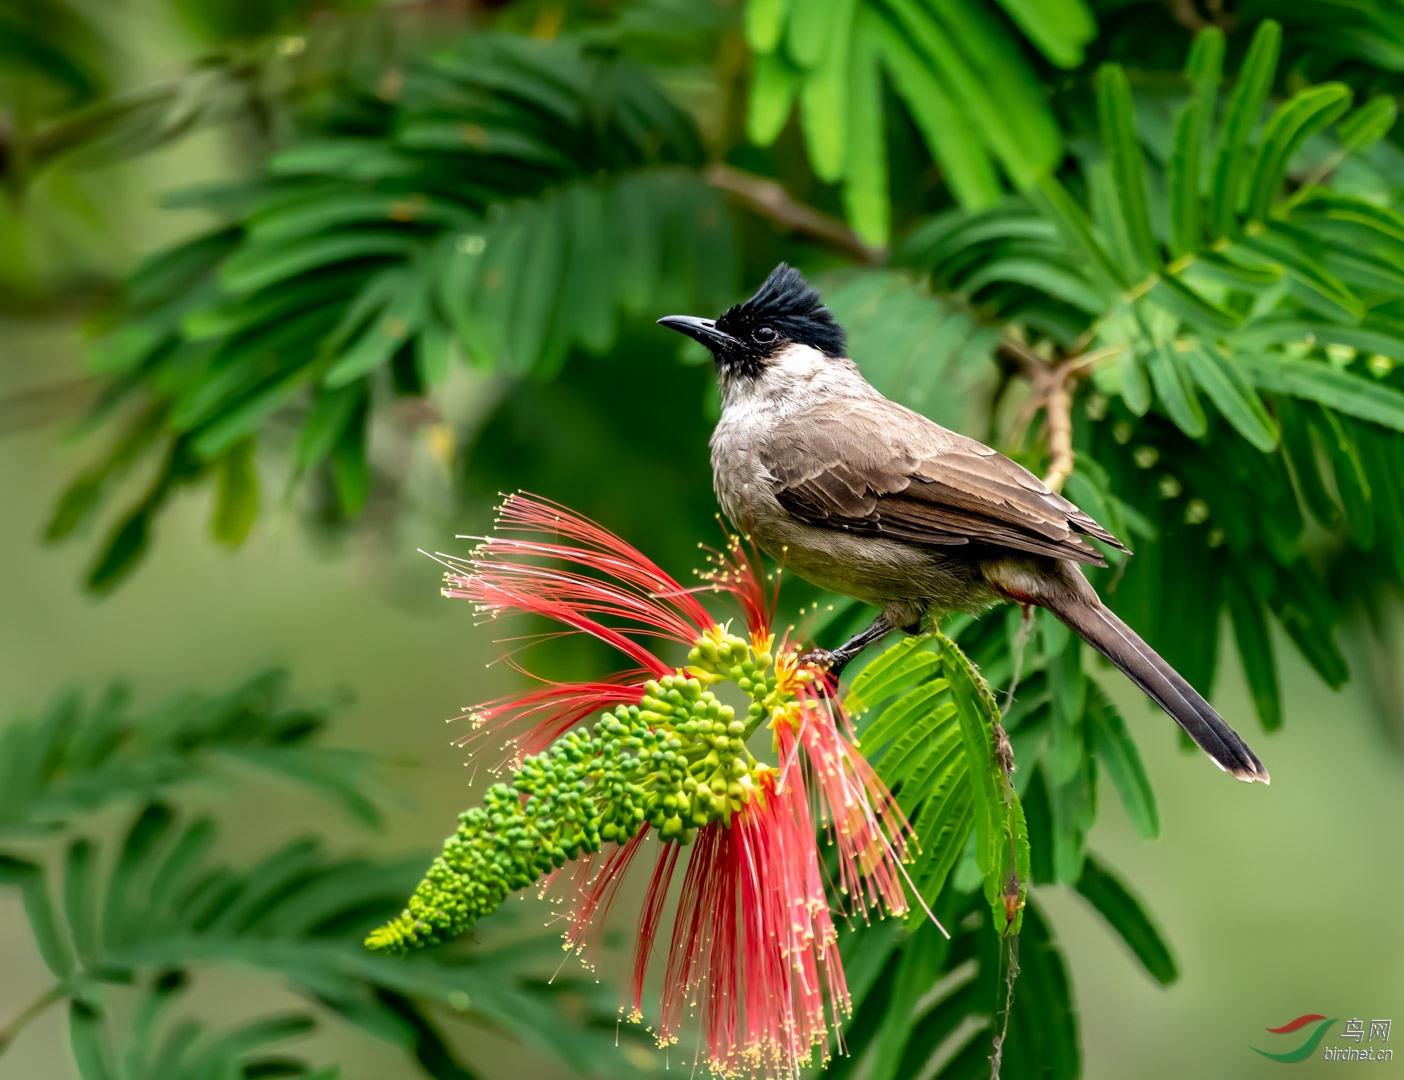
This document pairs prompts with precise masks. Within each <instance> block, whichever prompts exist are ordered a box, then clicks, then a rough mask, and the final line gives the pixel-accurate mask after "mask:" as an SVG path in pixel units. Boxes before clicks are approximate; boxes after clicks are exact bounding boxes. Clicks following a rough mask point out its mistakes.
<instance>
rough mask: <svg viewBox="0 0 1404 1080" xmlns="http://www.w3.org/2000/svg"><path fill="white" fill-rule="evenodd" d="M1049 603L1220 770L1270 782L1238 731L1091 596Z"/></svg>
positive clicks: (1248, 779) (1240, 777)
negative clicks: (1144, 693) (1160, 709)
mask: <svg viewBox="0 0 1404 1080" xmlns="http://www.w3.org/2000/svg"><path fill="white" fill-rule="evenodd" d="M1089 592H1090V590H1089ZM1051 599H1053V603H1049V602H1048V601H1047V600H1044V601H1043V603H1044V606H1046V607H1048V609H1049V610H1050V611H1052V612H1053V614H1054V615H1056V616H1057V617H1058V618H1059V619H1060V620H1062V621H1063V622H1064V623H1066V624H1067V625H1068V626H1069V627H1070V628H1071V629H1073V630H1074V631H1076V632H1077V633H1078V634H1079V635H1080V636H1081V637H1082V638H1083V640H1085V641H1086V642H1087V643H1088V644H1089V645H1091V646H1092V647H1093V648H1094V649H1096V650H1097V651H1098V652H1099V653H1101V654H1102V655H1103V656H1105V657H1106V658H1107V659H1108V660H1110V661H1111V662H1112V663H1113V664H1115V665H1116V666H1117V667H1118V668H1120V669H1121V671H1122V672H1124V673H1125V675H1126V676H1127V678H1129V679H1130V680H1131V681H1132V682H1134V683H1135V684H1136V685H1137V686H1139V687H1140V688H1141V689H1142V690H1144V691H1145V692H1146V693H1147V694H1148V695H1150V697H1151V698H1152V699H1153V700H1154V701H1155V702H1156V704H1158V705H1159V706H1160V707H1161V708H1162V709H1164V710H1165V711H1166V712H1167V713H1169V714H1170V716H1171V718H1172V719H1173V720H1174V721H1175V723H1177V724H1179V725H1180V727H1182V728H1184V729H1185V732H1186V734H1188V735H1189V737H1190V738H1191V739H1193V740H1194V741H1195V742H1196V743H1197V744H1198V745H1199V747H1200V749H1202V750H1203V751H1204V752H1205V753H1206V754H1208V755H1209V757H1210V758H1211V759H1212V760H1213V761H1214V763H1215V764H1216V765H1218V766H1219V768H1221V769H1223V770H1224V771H1225V772H1230V773H1232V774H1233V775H1234V776H1235V777H1237V778H1238V779H1239V780H1244V781H1247V782H1249V783H1251V782H1252V781H1254V780H1258V781H1261V782H1262V783H1264V784H1266V783H1268V782H1269V777H1268V771H1267V769H1265V768H1263V763H1262V762H1261V761H1259V760H1258V758H1257V755H1256V754H1254V753H1253V751H1252V750H1250V749H1248V744H1247V743H1245V742H1244V741H1243V739H1242V738H1240V737H1239V734H1238V732H1236V731H1234V730H1233V728H1231V727H1229V725H1228V724H1227V723H1226V722H1225V721H1224V718H1223V717H1221V716H1220V715H1219V714H1218V713H1217V712H1215V711H1214V708H1213V706H1211V705H1210V704H1209V702H1207V701H1205V700H1204V698H1203V697H1202V696H1201V695H1200V693H1199V691H1197V690H1195V688H1194V687H1193V686H1191V685H1190V684H1189V683H1188V682H1186V681H1185V679H1184V678H1183V677H1182V676H1181V675H1180V673H1179V672H1178V671H1176V670H1175V669H1174V668H1172V667H1171V666H1170V665H1169V664H1167V663H1166V662H1165V661H1164V660H1162V659H1161V658H1160V656H1159V654H1158V653H1156V651H1155V650H1154V649H1152V648H1151V647H1150V646H1149V645H1147V644H1146V643H1145V642H1144V641H1142V640H1141V638H1140V635H1138V634H1137V633H1136V631H1134V630H1132V629H1131V628H1130V627H1129V626H1127V625H1126V624H1125V623H1124V622H1122V621H1121V620H1120V619H1118V618H1117V617H1116V615H1115V614H1114V613H1113V612H1112V611H1111V610H1110V609H1109V608H1107V607H1106V605H1104V604H1103V603H1102V602H1101V601H1100V600H1099V599H1097V598H1096V597H1095V595H1094V596H1092V597H1087V596H1085V595H1077V594H1075V593H1074V594H1072V595H1069V594H1067V593H1062V594H1061V595H1059V596H1058V597H1056V598H1051Z"/></svg>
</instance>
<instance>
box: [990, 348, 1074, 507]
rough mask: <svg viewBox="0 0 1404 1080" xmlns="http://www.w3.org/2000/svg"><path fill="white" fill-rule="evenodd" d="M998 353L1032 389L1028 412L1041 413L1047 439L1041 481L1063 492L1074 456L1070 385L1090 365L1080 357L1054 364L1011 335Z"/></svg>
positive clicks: (1071, 468) (1031, 413) (1030, 413)
mask: <svg viewBox="0 0 1404 1080" xmlns="http://www.w3.org/2000/svg"><path fill="white" fill-rule="evenodd" d="M999 352H1000V354H1001V355H1002V356H1003V357H1004V358H1005V359H1007V360H1012V361H1013V362H1014V363H1015V364H1016V365H1018V367H1019V369H1020V370H1021V371H1022V372H1023V375H1024V377H1025V378H1026V379H1028V380H1029V383H1030V384H1031V385H1032V387H1033V397H1032V398H1031V399H1030V401H1029V405H1028V412H1029V415H1030V416H1032V415H1033V414H1034V413H1036V412H1037V411H1038V410H1039V409H1042V410H1043V418H1044V419H1043V432H1044V435H1045V436H1046V437H1047V439H1048V471H1047V472H1046V473H1044V476H1043V482H1044V483H1045V484H1047V485H1048V486H1049V487H1051V488H1052V489H1053V490H1054V491H1059V490H1061V489H1062V487H1063V484H1064V483H1065V482H1066V481H1067V479H1068V477H1069V476H1071V475H1072V470H1073V462H1074V460H1075V455H1074V453H1073V445H1072V434H1073V430H1072V384H1073V382H1074V381H1075V380H1076V379H1077V377H1078V376H1079V375H1080V374H1082V373H1083V372H1084V371H1086V370H1087V369H1088V368H1089V367H1090V365H1089V364H1088V363H1086V361H1085V358H1084V357H1082V356H1072V357H1068V358H1067V359H1064V360H1062V361H1060V362H1057V363H1055V362H1054V361H1052V360H1045V359H1044V358H1043V357H1042V356H1039V355H1038V353H1036V352H1034V350H1033V349H1031V348H1029V347H1028V345H1026V344H1025V343H1024V342H1023V341H1021V340H1019V338H1017V337H1015V336H1014V335H1013V334H1012V333H1008V332H1006V333H1005V335H1004V337H1003V338H1001V339H1000V343H999Z"/></svg>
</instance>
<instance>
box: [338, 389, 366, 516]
mask: <svg viewBox="0 0 1404 1080" xmlns="http://www.w3.org/2000/svg"><path fill="white" fill-rule="evenodd" d="M369 420H370V401H369V399H368V398H366V397H362V398H361V400H360V403H359V404H358V406H357V408H356V409H355V411H354V412H353V413H352V414H351V419H350V421H349V422H348V423H347V425H346V427H345V428H343V429H342V432H341V438H339V439H338V440H337V442H336V445H335V446H334V447H332V452H331V464H332V480H333V483H334V485H335V487H336V498H337V502H338V503H339V504H340V506H341V510H342V513H344V514H346V515H347V516H354V515H355V514H358V513H360V511H361V508H362V507H363V506H365V504H366V498H367V496H369V494H370V465H369V463H368V462H367V461H366V425H367V424H368V423H369Z"/></svg>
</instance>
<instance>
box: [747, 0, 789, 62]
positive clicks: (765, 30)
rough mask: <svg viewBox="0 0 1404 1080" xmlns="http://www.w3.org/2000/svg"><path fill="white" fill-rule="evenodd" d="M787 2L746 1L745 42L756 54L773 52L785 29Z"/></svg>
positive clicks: (768, 0) (771, 0) (774, 0)
mask: <svg viewBox="0 0 1404 1080" xmlns="http://www.w3.org/2000/svg"><path fill="white" fill-rule="evenodd" d="M789 6H790V4H789V0H746V41H747V42H748V43H749V44H750V46H751V48H752V49H754V50H755V51H756V52H757V53H761V54H765V53H771V52H774V51H775V48H776V46H777V45H779V44H780V34H781V32H782V31H783V30H784V29H785V15H786V12H787V11H788V10H789Z"/></svg>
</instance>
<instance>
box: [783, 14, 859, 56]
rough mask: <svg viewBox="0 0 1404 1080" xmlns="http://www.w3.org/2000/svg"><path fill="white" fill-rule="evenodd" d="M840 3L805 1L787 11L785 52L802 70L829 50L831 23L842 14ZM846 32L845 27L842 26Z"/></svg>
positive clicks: (832, 25)
mask: <svg viewBox="0 0 1404 1080" xmlns="http://www.w3.org/2000/svg"><path fill="white" fill-rule="evenodd" d="M843 10H844V9H843V6H842V0H813V2H810V0H805V2H804V3H800V4H796V5H795V6H794V7H793V8H791V9H790V21H789V28H788V33H787V34H786V37H785V47H786V51H788V52H789V54H790V57H791V58H792V59H793V60H794V61H795V63H797V64H798V65H799V66H800V67H802V68H813V67H817V66H818V65H819V62H820V61H821V60H823V59H824V58H825V57H826V56H828V55H829V50H830V49H831V48H832V47H833V43H834V37H833V33H832V31H833V29H834V24H835V20H837V19H839V18H841V16H842V13H843ZM843 29H844V32H845V33H846V32H847V30H848V27H847V26H846V25H845V26H844V28H843Z"/></svg>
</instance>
